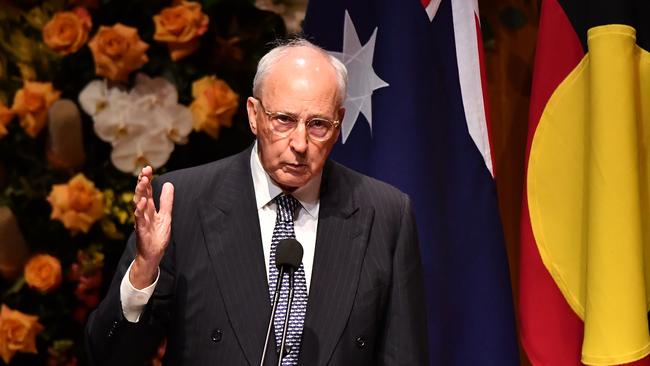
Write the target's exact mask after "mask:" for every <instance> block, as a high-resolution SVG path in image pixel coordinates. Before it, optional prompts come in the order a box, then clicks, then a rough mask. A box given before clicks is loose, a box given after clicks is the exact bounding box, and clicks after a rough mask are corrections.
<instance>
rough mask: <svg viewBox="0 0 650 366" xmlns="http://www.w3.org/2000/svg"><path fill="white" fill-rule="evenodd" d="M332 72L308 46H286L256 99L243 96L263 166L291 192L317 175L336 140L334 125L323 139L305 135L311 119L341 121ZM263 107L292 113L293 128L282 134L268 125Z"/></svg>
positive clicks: (268, 120)
mask: <svg viewBox="0 0 650 366" xmlns="http://www.w3.org/2000/svg"><path fill="white" fill-rule="evenodd" d="M337 93H338V88H337V82H336V74H335V71H334V69H333V67H332V66H331V65H330V64H329V62H328V61H327V60H326V59H325V58H324V57H323V56H322V55H320V54H318V53H316V52H315V51H313V50H310V49H304V48H297V49H293V50H291V51H290V52H289V53H288V54H287V55H285V56H284V57H282V59H280V60H279V61H278V62H277V63H276V64H275V65H273V66H272V68H271V69H270V71H269V73H268V74H267V75H266V77H265V79H264V80H263V88H262V92H261V94H262V95H260V96H259V100H257V99H255V98H252V97H251V98H248V101H247V110H248V119H249V123H250V127H251V130H252V132H253V134H255V135H256V136H257V144H258V153H259V157H260V161H261V162H262V166H263V167H264V170H265V171H266V172H267V173H268V174H269V175H270V176H271V179H273V181H275V183H276V184H277V185H279V186H280V187H281V188H282V189H284V190H286V191H289V192H291V191H293V190H295V189H296V188H299V187H302V186H303V185H305V184H306V183H307V182H308V181H309V180H310V179H311V178H313V177H314V176H316V175H318V174H319V173H320V172H321V171H322V170H323V166H324V164H325V161H326V160H327V156H328V155H329V153H330V151H332V147H333V146H334V143H335V142H336V140H337V138H338V134H339V129H338V128H336V129H334V133H332V136H331V137H330V138H329V139H327V140H326V141H317V140H315V139H313V138H311V137H310V136H309V133H308V131H307V128H306V126H305V121H307V120H309V119H311V118H314V117H319V118H325V119H329V120H332V121H333V120H339V121H340V120H342V119H343V113H344V110H343V108H340V107H339V106H338V103H337V97H338V94H337ZM264 109H266V111H271V112H282V113H286V114H289V115H293V116H297V117H298V118H299V119H300V121H299V123H298V125H297V127H296V129H295V130H294V131H293V132H291V133H290V134H288V135H287V136H285V137H282V136H280V135H278V134H277V133H276V132H274V131H273V129H272V127H271V123H272V122H271V119H270V118H269V116H267V115H266V114H265V113H264Z"/></svg>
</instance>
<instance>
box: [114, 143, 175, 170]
mask: <svg viewBox="0 0 650 366" xmlns="http://www.w3.org/2000/svg"><path fill="white" fill-rule="evenodd" d="M172 151H174V143H173V142H172V141H171V140H170V139H168V138H167V136H166V135H164V134H146V133H144V134H140V135H136V134H133V135H126V136H125V137H123V138H120V139H119V140H117V141H116V143H115V144H114V145H113V151H112V152H111V162H112V163H113V165H115V167H116V168H117V169H119V170H121V171H123V172H125V173H131V174H133V175H138V173H139V172H140V170H141V169H142V168H144V167H145V166H146V165H151V166H152V167H154V168H159V167H161V166H163V165H165V163H166V162H167V160H169V156H170V155H171V153H172Z"/></svg>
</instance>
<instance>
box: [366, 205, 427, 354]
mask: <svg viewBox="0 0 650 366" xmlns="http://www.w3.org/2000/svg"><path fill="white" fill-rule="evenodd" d="M401 211H402V215H401V223H400V229H399V235H398V238H397V245H396V247H395V253H394V256H393V273H392V281H391V288H390V293H389V299H388V308H387V311H386V322H385V327H384V331H383V332H382V339H381V343H380V347H379V355H378V356H379V357H378V361H379V362H378V364H379V365H386V366H388V365H391V366H396V365H422V366H426V365H429V357H428V349H427V347H428V342H427V327H426V324H427V319H426V304H425V291H424V277H423V271H422V262H421V259H420V248H419V244H418V236H417V227H416V225H415V218H414V216H413V211H412V209H411V204H410V200H409V199H408V197H406V196H404V200H403V201H402V210H401Z"/></svg>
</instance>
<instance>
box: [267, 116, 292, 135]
mask: <svg viewBox="0 0 650 366" xmlns="http://www.w3.org/2000/svg"><path fill="white" fill-rule="evenodd" d="M297 125H298V120H297V119H296V118H295V117H293V116H290V115H288V114H284V113H275V114H274V115H273V116H272V117H271V126H273V130H274V131H276V132H279V133H287V132H291V131H292V130H293V129H294V128H296V126H297Z"/></svg>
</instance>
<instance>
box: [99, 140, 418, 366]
mask: <svg viewBox="0 0 650 366" xmlns="http://www.w3.org/2000/svg"><path fill="white" fill-rule="evenodd" d="M250 153H251V149H248V150H246V151H244V152H242V153H240V154H237V155H235V156H232V157H230V158H227V159H223V160H219V161H216V162H214V163H211V164H207V165H204V166H200V167H195V168H190V169H185V170H180V171H176V172H172V173H169V174H165V175H163V176H161V177H159V178H156V179H155V181H154V182H155V183H156V184H155V187H154V188H155V189H154V191H155V196H156V197H158V195H159V192H160V187H161V186H162V183H163V182H166V181H169V182H172V183H173V184H174V187H175V196H174V210H173V219H172V220H173V222H172V240H171V242H170V244H169V247H168V248H167V250H166V252H165V256H164V258H163V260H162V262H161V264H160V278H159V281H158V284H157V286H156V289H155V292H154V294H153V296H152V298H151V299H150V300H149V303H148V304H147V306H146V308H145V311H144V313H143V314H142V316H141V317H140V320H139V322H138V323H130V322H129V321H127V320H126V319H125V318H124V316H123V314H122V309H121V304H120V282H121V280H122V277H123V276H124V273H125V272H126V270H127V268H128V266H129V264H130V263H131V261H132V260H133V258H134V256H135V240H134V238H133V235H132V236H131V238H130V239H129V241H128V244H127V247H126V249H125V252H124V254H123V256H122V258H121V260H120V264H119V266H118V269H117V272H116V274H115V277H114V278H113V281H112V283H111V286H110V289H109V291H108V294H107V295H106V298H105V299H104V300H103V301H102V303H101V304H100V306H99V307H98V308H97V309H96V310H95V311H94V312H93V314H91V316H90V318H89V320H88V324H87V327H86V332H87V334H86V345H87V348H88V350H89V354H90V357H91V359H92V360H93V361H94V363H95V364H98V365H102V364H112V365H113V364H115V365H129V364H136V365H142V362H143V360H145V359H148V358H150V357H151V354H152V353H153V351H154V350H155V348H156V346H157V344H158V343H159V342H160V340H161V339H162V338H163V337H166V338H167V341H168V342H167V353H166V355H165V362H166V364H171V365H197V366H198V365H228V366H231V365H258V364H259V358H260V357H261V354H262V349H263V343H264V338H265V335H266V326H267V322H268V319H269V316H270V313H271V304H270V300H269V286H268V282H267V276H266V269H265V263H264V254H263V251H262V240H261V235H260V228H259V219H258V216H257V209H256V203H255V195H254V192H253V181H252V177H251V172H250ZM426 334H427V332H426V315H425V305H424V289H423V275H422V266H421V263H420V254H419V248H418V240H417V233H416V227H415V222H414V218H413V214H412V211H411V207H410V202H409V199H408V197H407V196H406V195H405V194H403V193H401V192H399V191H398V190H397V189H395V188H393V187H391V186H389V185H387V184H384V183H381V182H379V181H377V180H374V179H372V178H369V177H366V176H364V175H361V174H359V173H356V172H354V171H352V170H350V169H347V168H345V167H343V166H341V165H339V164H337V163H335V162H333V161H328V162H327V163H326V165H325V168H324V170H323V179H322V183H321V196H320V211H319V220H318V232H317V238H316V252H315V256H314V264H313V271H312V280H311V285H310V292H309V300H308V305H307V314H306V319H305V326H304V333H303V341H302V347H301V351H300V364H301V365H345V366H348V365H355V366H356V365H428V354H427V338H426ZM271 339H272V340H273V339H274V337H271ZM271 342H273V341H271ZM270 349H271V350H272V351H275V346H274V342H273V345H271V348H270ZM276 363H277V354H276V352H269V355H268V357H267V360H266V365H275V364H276Z"/></svg>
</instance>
